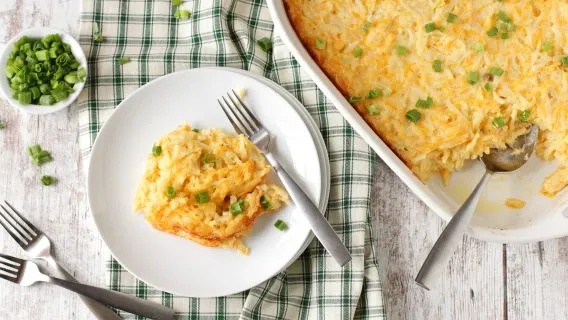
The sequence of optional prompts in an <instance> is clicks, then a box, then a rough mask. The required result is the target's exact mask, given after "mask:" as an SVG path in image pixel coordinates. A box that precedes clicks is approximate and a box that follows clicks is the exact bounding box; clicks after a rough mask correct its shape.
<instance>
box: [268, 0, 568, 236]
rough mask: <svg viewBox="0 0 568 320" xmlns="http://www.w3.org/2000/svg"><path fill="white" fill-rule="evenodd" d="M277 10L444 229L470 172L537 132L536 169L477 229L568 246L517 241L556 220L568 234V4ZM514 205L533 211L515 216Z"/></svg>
mask: <svg viewBox="0 0 568 320" xmlns="http://www.w3.org/2000/svg"><path fill="white" fill-rule="evenodd" d="M269 7H270V8H271V10H272V11H271V12H272V14H273V17H275V20H276V24H277V27H278V28H279V29H282V30H283V31H284V32H280V33H279V34H280V35H281V36H282V38H283V40H284V42H286V43H287V44H288V45H289V47H290V49H291V51H292V53H293V54H294V56H295V57H296V58H297V59H298V61H299V62H300V64H301V65H302V66H303V67H304V68H305V69H307V70H308V73H310V74H311V75H312V77H313V78H314V80H315V81H316V83H318V85H319V87H320V89H322V91H324V93H325V94H326V96H327V97H328V98H330V100H331V101H332V102H333V103H334V104H335V105H336V106H337V108H338V109H339V111H340V112H342V114H343V115H344V116H345V117H346V119H347V120H348V121H349V122H350V123H351V124H352V125H353V126H354V128H355V129H356V130H357V131H358V132H359V133H360V134H361V135H362V136H363V138H365V140H366V141H367V142H369V144H370V145H371V146H372V147H373V148H374V149H375V151H377V153H378V154H379V155H380V156H381V158H382V159H383V160H384V161H385V162H386V163H387V164H388V165H389V166H390V167H391V168H392V169H393V170H394V171H395V172H396V173H397V174H398V175H399V176H401V178H402V179H403V181H405V182H406V183H407V185H409V187H410V188H411V189H412V190H413V191H414V192H415V193H417V195H418V196H419V197H420V198H422V200H424V201H425V202H426V203H427V204H428V205H429V206H430V207H431V208H432V209H434V211H436V212H437V213H438V214H440V215H441V216H442V217H444V218H446V219H448V218H449V217H451V215H452V214H453V212H454V211H455V208H457V206H458V205H459V204H460V203H461V201H463V200H464V199H465V197H466V196H467V195H468V194H469V192H470V190H471V189H472V188H473V185H472V183H473V182H474V181H476V177H477V176H478V175H479V174H480V169H481V168H480V167H479V166H478V165H476V164H474V163H471V161H468V160H472V159H477V158H479V157H480V156H481V155H483V154H484V153H487V152H489V150H490V149H491V148H505V147H506V145H507V144H508V143H510V142H512V141H513V140H514V139H515V138H516V137H517V136H519V135H521V134H523V133H525V132H526V131H527V128H528V127H529V126H530V124H531V123H535V124H537V125H538V126H539V127H540V129H541V132H542V133H541V135H540V137H539V142H538V145H537V155H538V159H531V160H530V161H529V165H528V166H529V168H527V169H525V170H521V172H519V173H516V174H515V175H514V177H511V178H509V177H505V176H503V177H500V178H501V179H496V180H497V181H495V182H494V183H492V185H491V186H490V190H489V191H488V192H487V193H486V195H485V196H484V200H482V203H481V205H480V208H479V209H478V213H480V211H485V213H486V214H485V215H479V214H478V215H477V217H476V220H475V221H474V225H476V226H478V227H481V229H484V230H480V228H477V230H473V231H478V232H474V233H477V235H478V236H479V235H481V234H483V236H482V237H483V238H488V239H495V240H504V241H516V240H532V239H534V238H546V237H550V236H559V235H561V234H566V231H560V230H559V231H558V233H557V234H548V235H546V234H544V233H543V234H541V235H537V234H535V233H534V232H532V234H530V235H529V234H527V232H526V230H524V231H522V233H521V234H516V233H515V232H514V231H512V230H513V229H519V230H520V229H526V228H530V225H534V224H535V223H536V222H537V221H538V220H542V219H545V218H550V216H555V217H556V218H559V219H558V220H555V219H552V220H554V221H556V222H559V221H562V223H563V224H564V225H566V221H564V220H565V219H564V218H562V217H561V216H562V211H563V210H564V209H565V205H566V192H562V190H564V189H565V187H566V185H567V184H568V95H567V94H566V93H567V92H568V52H565V51H564V50H565V48H566V47H568V37H567V36H566V34H565V32H563V31H562V30H564V29H566V26H568V4H567V3H565V2H562V1H547V2H532V1H515V2H508V1H503V2H499V1H475V2H472V1H396V0H386V1H360V2H352V1H340V0H335V1H308V0H284V1H276V0H274V1H269ZM289 29H292V30H293V31H295V32H287V31H291V30H289ZM349 109H351V110H356V113H355V112H352V111H351V110H349ZM377 135H378V136H377ZM379 137H380V139H379ZM381 140H382V141H381ZM383 142H384V143H383ZM388 149H390V150H388ZM391 150H392V151H391ZM393 152H394V154H396V155H397V156H398V159H397V158H396V157H393V156H394V154H393ZM399 159H400V160H402V163H404V167H407V168H409V169H410V171H411V172H410V171H409V170H408V169H407V168H404V167H403V166H401V164H402V163H401V161H400V160H399ZM454 172H456V174H454V175H452V173H454ZM523 179H525V180H524V181H523ZM514 186H522V188H516V189H523V190H522V191H515V190H514V189H515V188H514ZM509 198H515V199H520V200H522V201H524V202H526V206H525V207H523V208H513V207H507V206H506V204H505V203H506V200H507V199H509ZM482 213H483V212H482ZM490 213H495V214H494V215H493V216H491V215H490ZM548 220H550V219H548ZM552 220H550V221H552ZM550 221H549V222H550ZM474 229H475V228H474ZM504 229H506V230H504ZM553 233H554V232H553Z"/></svg>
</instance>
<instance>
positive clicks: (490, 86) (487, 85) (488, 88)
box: [483, 82, 493, 91]
mask: <svg viewBox="0 0 568 320" xmlns="http://www.w3.org/2000/svg"><path fill="white" fill-rule="evenodd" d="M483 87H484V88H485V90H487V91H491V90H493V85H492V84H491V83H489V82H487V83H486V84H485V85H484V86H483Z"/></svg>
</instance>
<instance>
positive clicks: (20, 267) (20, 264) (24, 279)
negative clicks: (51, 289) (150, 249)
mask: <svg viewBox="0 0 568 320" xmlns="http://www.w3.org/2000/svg"><path fill="white" fill-rule="evenodd" d="M0 278H3V279H6V280H8V281H12V282H15V283H18V284H20V285H22V286H30V285H32V284H34V283H36V282H48V283H52V284H55V285H58V286H60V287H63V288H65V289H68V290H71V291H73V292H76V293H79V294H81V295H84V296H88V297H91V298H93V299H95V300H97V301H98V302H100V303H103V304H108V305H111V306H113V307H115V308H118V309H121V310H124V311H128V312H131V313H134V314H137V315H141V316H145V317H149V318H151V319H159V320H162V319H164V320H165V319H168V320H171V319H174V310H172V309H170V308H167V307H165V306H163V305H161V304H158V303H155V302H151V301H147V300H143V299H139V298H136V297H132V296H129V295H127V294H125V293H122V292H116V291H112V290H107V289H102V288H97V287H93V286H89V285H86V284H81V283H78V282H75V281H68V280H63V279H59V278H54V277H50V276H48V275H46V274H44V273H42V272H41V271H39V268H38V267H37V264H35V263H33V262H31V261H26V260H22V259H18V258H14V257H11V256H8V255H5V254H1V253H0Z"/></svg>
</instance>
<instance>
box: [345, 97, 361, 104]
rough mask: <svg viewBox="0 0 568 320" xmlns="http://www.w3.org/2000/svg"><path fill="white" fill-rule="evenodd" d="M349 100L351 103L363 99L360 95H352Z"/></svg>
mask: <svg viewBox="0 0 568 320" xmlns="http://www.w3.org/2000/svg"><path fill="white" fill-rule="evenodd" d="M348 101H349V103H356V102H359V101H361V97H359V96H352V97H349V100H348Z"/></svg>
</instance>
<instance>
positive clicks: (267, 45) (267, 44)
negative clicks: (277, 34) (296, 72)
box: [256, 37, 272, 52]
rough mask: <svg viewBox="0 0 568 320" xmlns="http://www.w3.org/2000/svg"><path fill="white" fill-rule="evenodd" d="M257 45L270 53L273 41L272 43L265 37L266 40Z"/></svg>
mask: <svg viewBox="0 0 568 320" xmlns="http://www.w3.org/2000/svg"><path fill="white" fill-rule="evenodd" d="M256 44H258V46H259V47H260V48H261V49H262V51H264V52H268V51H270V50H272V41H270V38H267V37H264V38H262V39H260V40H258V41H257V42H256Z"/></svg>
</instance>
